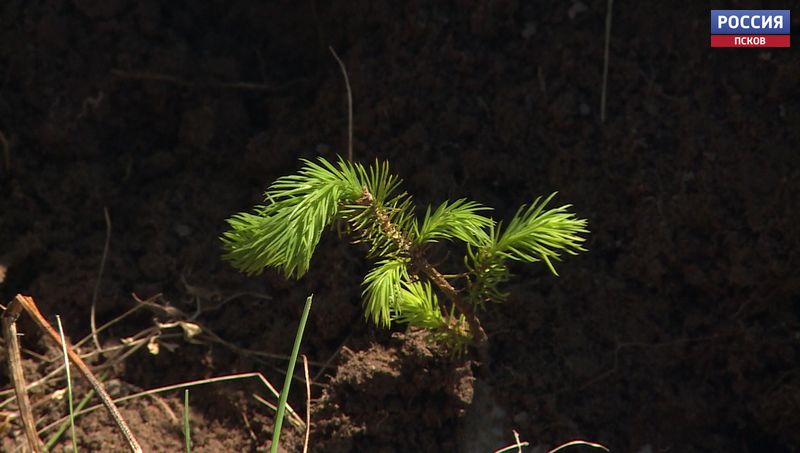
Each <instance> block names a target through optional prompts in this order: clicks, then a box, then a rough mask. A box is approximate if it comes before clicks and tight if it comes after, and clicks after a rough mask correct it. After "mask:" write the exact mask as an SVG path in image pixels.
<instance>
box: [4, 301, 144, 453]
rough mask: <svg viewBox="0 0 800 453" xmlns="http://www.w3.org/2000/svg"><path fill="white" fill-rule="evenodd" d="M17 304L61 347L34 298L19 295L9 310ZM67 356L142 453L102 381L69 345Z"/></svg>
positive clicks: (127, 439)
mask: <svg viewBox="0 0 800 453" xmlns="http://www.w3.org/2000/svg"><path fill="white" fill-rule="evenodd" d="M15 303H16V304H19V305H20V306H21V307H22V308H23V309H25V311H26V312H28V315H30V316H31V318H33V321H34V322H35V323H36V325H38V326H39V328H40V329H42V331H43V332H44V333H46V334H47V336H49V337H50V338H51V339H52V340H53V341H55V342H56V344H58V345H59V346H61V338H60V336H59V335H58V332H56V331H55V329H53V326H51V325H50V323H49V322H47V320H46V319H45V318H44V316H42V314H41V313H40V312H39V309H38V308H37V307H36V303H35V302H34V301H33V298H31V297H28V296H23V295H21V294H17V296H16V297H15V298H14V300H13V301H12V302H11V305H9V310H10V309H11V308H12V307H13V305H14V304H15ZM67 355H68V356H69V359H70V360H71V361H72V363H74V364H75V366H76V367H78V370H79V371H80V372H81V374H83V377H85V378H86V380H87V381H89V384H90V385H91V386H92V388H94V390H95V391H96V392H97V395H98V396H99V397H100V400H101V401H102V402H103V405H104V406H105V407H106V409H107V410H108V412H109V413H110V414H111V417H112V418H113V419H114V422H115V423H116V424H117V426H118V427H119V429H120V431H121V432H122V435H123V436H124V437H125V440H126V441H127V442H128V446H129V447H130V450H131V451H132V452H135V453H141V452H142V447H141V446H140V445H139V442H138V441H137V440H136V438H135V437H134V435H133V432H132V431H131V429H130V428H129V427H128V424H127V423H126V422H125V420H124V419H123V418H122V415H121V414H120V413H119V409H117V406H116V405H115V404H114V401H113V400H112V399H111V397H110V396H109V395H108V393H107V392H106V391H105V389H104V388H103V384H101V383H100V381H98V380H97V378H96V377H95V376H94V374H93V373H92V370H91V369H90V368H89V366H88V365H86V362H84V361H83V359H81V357H80V356H79V355H78V353H76V352H75V351H74V350H73V349H72V347H70V346H69V345H67Z"/></svg>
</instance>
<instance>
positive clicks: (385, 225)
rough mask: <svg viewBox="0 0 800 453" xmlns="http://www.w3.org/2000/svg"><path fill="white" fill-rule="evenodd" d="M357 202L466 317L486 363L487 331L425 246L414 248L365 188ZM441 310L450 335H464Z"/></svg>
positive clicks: (470, 332)
mask: <svg viewBox="0 0 800 453" xmlns="http://www.w3.org/2000/svg"><path fill="white" fill-rule="evenodd" d="M356 203H358V204H360V205H362V206H366V207H368V208H369V209H370V210H371V212H372V214H373V215H374V216H375V218H376V219H377V221H378V223H379V224H380V226H381V228H382V230H383V232H384V234H385V235H386V236H387V237H389V238H391V240H392V241H393V242H394V243H395V245H396V247H397V249H398V251H399V252H400V253H401V254H402V255H404V256H407V257H409V258H410V262H411V264H412V266H411V267H412V269H417V270H418V271H421V272H422V273H423V274H425V275H426V276H427V277H428V278H429V279H430V280H431V281H432V282H433V283H434V284H435V285H436V287H437V288H439V291H441V292H442V293H443V294H444V295H445V296H446V297H447V299H448V300H449V301H450V303H451V304H452V305H453V307H455V308H456V310H458V311H459V312H460V313H461V314H462V315H464V317H465V318H466V321H467V325H468V326H469V334H470V336H471V337H472V338H473V339H474V340H475V344H476V346H477V348H478V351H479V354H480V356H481V360H482V361H484V360H487V359H488V348H487V339H488V337H487V336H486V332H485V331H484V330H483V327H482V326H481V323H480V321H479V320H478V317H477V316H476V315H475V311H474V310H472V308H471V307H470V306H469V305H468V304H467V303H465V302H464V301H463V300H461V297H460V296H459V295H458V291H457V290H456V289H455V288H454V287H453V285H451V284H450V282H449V281H448V280H447V278H445V277H444V275H442V273H441V272H439V271H438V270H437V269H436V268H435V267H434V266H433V265H432V264H431V263H430V262H429V261H428V258H427V257H426V256H425V251H424V247H422V246H419V245H415V244H414V243H413V241H411V240H410V239H409V238H408V237H407V236H406V235H405V234H403V232H402V231H401V230H400V229H399V228H398V227H397V225H395V224H393V223H392V221H391V220H390V217H389V215H388V214H387V212H386V210H385V209H384V208H381V207H380V206H377V205H376V204H375V199H374V197H373V196H372V194H371V193H370V192H369V189H368V188H367V187H366V186H365V187H364V188H363V193H362V195H361V197H360V198H359V199H358V200H356ZM361 234H362V235H363V234H364V233H363V232H362V233H361ZM441 311H442V315H443V316H445V317H446V318H447V319H446V324H445V325H446V328H447V329H448V330H449V332H450V334H451V335H455V336H463V335H464V334H463V332H461V331H460V330H459V325H458V321H457V318H456V317H455V316H453V310H447V309H446V308H445V307H441Z"/></svg>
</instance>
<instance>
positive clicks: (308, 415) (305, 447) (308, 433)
mask: <svg viewBox="0 0 800 453" xmlns="http://www.w3.org/2000/svg"><path fill="white" fill-rule="evenodd" d="M302 357H303V373H304V374H305V377H306V435H305V439H303V453H308V439H309V437H311V380H310V379H309V374H308V357H306V355H305V354H302Z"/></svg>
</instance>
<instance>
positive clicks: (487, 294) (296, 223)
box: [221, 158, 588, 360]
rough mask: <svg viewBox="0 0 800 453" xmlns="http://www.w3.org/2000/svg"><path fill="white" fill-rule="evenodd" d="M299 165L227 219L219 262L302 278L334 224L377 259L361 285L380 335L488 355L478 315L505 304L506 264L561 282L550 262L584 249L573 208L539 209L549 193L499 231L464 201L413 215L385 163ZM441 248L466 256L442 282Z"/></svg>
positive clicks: (581, 223)
mask: <svg viewBox="0 0 800 453" xmlns="http://www.w3.org/2000/svg"><path fill="white" fill-rule="evenodd" d="M302 163H303V166H302V168H301V169H300V171H298V172H297V173H296V174H292V175H288V176H283V177H281V178H278V179H277V180H276V181H275V182H274V183H273V184H272V185H271V186H270V187H269V188H268V189H267V191H266V193H265V195H264V199H265V201H264V204H262V205H259V206H256V207H255V209H254V210H253V211H251V212H241V213H238V214H235V215H234V216H232V217H231V218H230V219H228V221H227V222H228V224H229V226H230V229H229V230H228V231H226V232H225V233H224V234H223V236H222V238H221V239H222V242H223V244H224V248H225V254H224V258H225V259H227V260H228V261H230V262H231V264H232V265H233V266H234V267H236V268H238V269H239V270H241V271H243V272H245V273H248V274H256V273H259V272H261V271H262V270H264V269H265V268H269V267H271V268H277V269H279V270H280V271H282V273H283V274H284V275H285V276H286V277H289V278H299V277H302V276H303V275H304V274H305V273H306V272H307V271H308V269H309V266H310V264H311V258H312V255H313V253H314V250H315V249H316V247H317V245H318V244H319V241H320V238H321V236H322V234H323V232H324V231H325V230H326V229H328V228H329V227H330V226H331V225H333V224H334V223H339V224H340V225H342V226H343V227H344V228H343V229H342V230H343V231H344V232H345V235H346V236H348V237H349V238H350V239H351V240H352V241H353V242H359V243H363V244H366V248H367V249H368V252H367V255H368V258H370V259H372V260H374V261H375V265H374V267H373V268H372V270H370V271H369V272H368V273H367V275H366V276H365V277H364V280H363V283H362V285H363V299H364V303H363V306H364V314H365V317H366V318H367V319H368V320H371V321H372V322H374V323H375V324H377V325H378V326H381V327H390V326H391V325H392V323H395V322H396V323H401V324H406V325H408V326H414V327H420V328H423V329H426V330H427V331H428V332H429V333H430V334H431V336H432V338H433V339H434V340H435V341H437V342H440V343H443V344H444V345H445V346H447V347H448V348H450V350H451V351H454V352H461V351H463V350H464V348H465V347H466V346H468V345H469V344H470V343H471V342H473V343H474V344H475V345H476V346H477V347H478V350H479V353H480V355H481V356H485V355H486V354H487V352H486V351H487V349H486V333H485V332H484V330H483V328H482V327H481V324H480V321H479V319H478V313H479V312H480V311H482V310H484V309H486V307H487V306H488V305H489V304H492V303H498V302H502V301H503V300H504V299H505V298H506V294H505V293H504V292H503V291H502V287H503V284H504V283H506V282H507V281H508V280H509V278H510V277H511V274H510V271H509V267H508V264H509V262H512V261H519V262H523V263H534V262H539V261H541V262H543V263H544V264H545V265H546V266H547V268H548V269H549V270H550V272H552V273H553V274H554V275H558V274H557V273H556V270H555V267H554V266H553V263H554V262H555V261H559V259H560V257H561V254H562V253H567V254H572V255H574V254H577V252H579V251H584V250H585V249H584V248H583V247H582V246H581V244H582V243H583V242H584V240H585V238H584V237H583V236H582V234H585V233H588V230H587V229H586V225H587V222H586V220H584V219H579V218H577V217H576V216H575V215H574V214H573V213H571V212H570V211H569V208H570V207H571V205H564V206H560V207H557V208H550V209H545V207H546V206H547V204H548V203H549V202H550V201H551V200H552V199H553V197H554V196H555V193H553V194H552V195H550V196H548V197H546V198H544V199H542V198H541V197H540V198H537V199H536V200H534V201H533V203H531V204H530V205H528V206H522V207H521V208H519V210H518V211H517V212H516V214H515V215H514V216H513V218H512V219H511V220H510V221H509V222H508V223H506V224H504V223H502V222H496V221H495V220H494V219H492V218H491V217H489V216H488V215H487V214H488V213H489V211H491V208H489V207H487V206H483V205H481V204H479V203H476V202H474V201H469V200H466V199H463V198H462V199H458V200H456V201H445V202H443V203H442V204H440V205H439V206H437V207H435V208H434V207H430V206H429V207H427V208H426V209H425V211H424V215H422V216H419V217H418V215H417V210H416V207H415V206H414V204H413V202H412V198H411V196H410V195H408V194H407V193H405V192H402V191H401V190H400V182H401V181H400V179H399V178H398V177H397V176H395V175H392V174H391V173H390V172H389V166H388V164H387V163H385V162H383V163H381V162H377V161H376V162H375V163H374V164H373V165H370V166H368V167H366V166H364V165H362V164H359V163H352V162H349V161H346V160H344V159H342V158H339V159H338V160H337V161H336V163H332V162H330V161H328V160H326V159H324V158H318V159H317V160H316V161H309V160H303V161H302ZM443 242H450V243H456V242H462V243H463V244H464V245H465V246H464V247H461V248H455V247H454V249H459V250H463V251H464V256H463V272H461V273H458V274H442V273H441V272H439V270H437V268H436V267H435V266H434V265H433V264H432V263H431V257H430V256H429V255H430V251H431V247H432V246H433V245H434V244H436V243H443ZM483 359H484V360H485V359H487V357H483Z"/></svg>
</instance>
